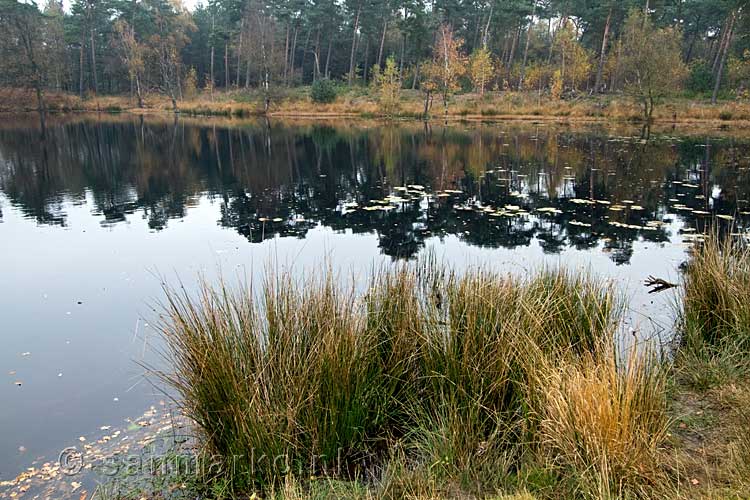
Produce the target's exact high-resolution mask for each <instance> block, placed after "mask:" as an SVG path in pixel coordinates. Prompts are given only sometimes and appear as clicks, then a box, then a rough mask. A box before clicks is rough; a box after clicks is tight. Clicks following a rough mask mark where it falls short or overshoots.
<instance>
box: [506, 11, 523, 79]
mask: <svg viewBox="0 0 750 500" xmlns="http://www.w3.org/2000/svg"><path fill="white" fill-rule="evenodd" d="M520 36H521V26H520V25H519V26H518V28H517V29H516V33H515V34H514V35H513V42H512V44H511V46H510V54H509V55H508V66H507V67H506V68H505V80H506V81H507V82H508V87H509V88H510V72H511V69H512V67H513V60H514V59H515V57H516V45H517V44H518V37H520Z"/></svg>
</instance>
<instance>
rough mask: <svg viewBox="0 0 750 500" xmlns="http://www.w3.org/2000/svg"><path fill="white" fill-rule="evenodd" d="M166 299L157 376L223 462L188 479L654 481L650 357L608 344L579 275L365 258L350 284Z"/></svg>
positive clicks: (622, 488)
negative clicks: (365, 265) (455, 268)
mask: <svg viewBox="0 0 750 500" xmlns="http://www.w3.org/2000/svg"><path fill="white" fill-rule="evenodd" d="M167 297H168V301H167V306H166V316H165V322H164V323H163V333H164V335H165V338H166V340H167V344H168V345H169V352H168V357H169V359H170V361H171V362H172V365H173V366H174V367H175V372H174V373H171V374H165V375H164V377H165V380H166V381H167V382H168V383H169V384H170V385H172V386H173V387H176V388H177V389H178V390H179V392H180V393H181V395H182V397H183V402H184V410H185V412H186V413H187V415H188V416H189V417H190V418H191V419H193V420H194V421H195V422H196V424H197V426H198V429H199V430H200V439H199V441H200V442H201V443H202V444H203V446H204V449H203V452H204V453H206V454H208V455H210V456H214V455H218V456H221V457H224V458H225V459H226V460H227V462H226V463H225V464H224V466H225V467H224V471H225V473H224V474H216V475H213V476H210V477H205V478H203V480H204V482H203V483H202V485H203V486H205V487H209V486H208V485H212V486H211V487H212V488H213V490H214V491H215V490H216V488H217V486H216V484H217V483H218V484H220V485H221V486H220V487H219V489H221V490H222V491H226V492H231V494H234V495H237V496H238V497H240V498H241V497H242V495H243V494H249V492H262V493H264V494H270V495H274V494H279V492H286V493H284V495H287V496H288V495H289V494H290V493H289V492H290V491H292V492H296V493H295V494H298V495H303V494H305V495H306V494H310V493H311V492H314V491H315V490H316V489H319V488H324V489H325V488H328V487H336V488H344V489H346V490H347V491H348V492H349V494H351V495H353V496H376V497H385V498H404V497H415V498H440V497H446V498H447V497H453V496H455V495H467V496H477V497H484V496H492V495H498V494H500V493H502V492H509V493H516V492H531V493H533V494H534V495H538V496H541V497H569V496H585V497H589V498H602V497H608V498H609V497H611V498H615V497H622V496H628V497H630V496H633V497H644V496H652V495H656V494H658V492H661V491H662V489H663V488H664V485H665V481H664V478H663V477H662V476H663V470H662V457H661V456H660V455H661V450H662V449H663V447H664V446H665V444H666V431H667V420H668V418H667V414H666V404H667V402H666V399H665V386H666V383H667V378H666V371H665V369H664V367H663V365H662V364H661V363H658V362H656V361H657V360H656V358H655V357H654V356H653V355H652V353H650V352H648V351H647V350H645V349H643V348H642V349H635V350H627V351H618V350H617V349H616V347H615V339H616V336H617V331H618V324H619V318H620V314H621V313H622V302H621V301H620V300H619V298H618V296H617V294H616V293H615V291H614V290H613V289H612V287H611V286H610V285H608V284H605V283H601V282H598V281H597V280H595V279H592V278H588V277H580V276H573V275H571V274H568V273H565V272H562V271H547V272H542V273H540V274H537V275H534V276H530V277H527V278H524V279H518V278H512V277H509V276H505V275H499V274H495V273H492V272H489V271H486V270H475V271H472V272H469V273H466V274H462V275H457V274H454V273H452V272H450V271H448V270H445V269H442V268H440V267H436V266H434V265H427V264H420V265H416V266H403V267H399V268H398V269H395V270H386V271H383V272H380V273H378V274H377V275H376V277H375V278H374V279H373V280H372V282H371V283H370V284H369V287H368V289H367V292H365V293H363V294H357V293H354V291H353V290H350V289H348V288H343V287H341V286H339V285H336V284H335V283H334V281H333V280H332V279H330V278H317V279H310V280H307V281H294V280H292V279H291V278H289V277H286V276H281V277H273V278H269V279H268V281H267V282H266V283H265V285H264V287H263V289H262V292H261V293H254V292H253V291H252V290H246V289H243V290H240V291H239V292H232V291H229V290H228V289H226V288H223V287H222V288H218V289H217V288H213V287H210V286H204V288H203V292H202V294H201V296H200V298H191V297H189V296H186V295H184V294H183V293H181V292H177V291H168V294H167ZM250 450H252V451H250ZM227 471H231V472H227ZM311 478H313V479H311ZM360 490H361V491H360ZM357 491H359V493H357ZM303 496H304V495H303Z"/></svg>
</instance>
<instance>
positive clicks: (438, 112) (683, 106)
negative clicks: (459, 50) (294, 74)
mask: <svg viewBox="0 0 750 500" xmlns="http://www.w3.org/2000/svg"><path fill="white" fill-rule="evenodd" d="M35 99H36V98H35V96H34V95H32V93H30V92H27V91H23V90H17V89H0V103H1V104H0V112H18V111H35V110H36V107H37V105H36V100H35ZM46 100H47V107H48V109H49V110H50V111H51V112H53V113H65V112H76V111H88V112H111V113H114V112H124V111H127V112H133V113H155V112H171V109H172V107H171V102H170V101H169V100H168V99H166V98H165V97H163V96H161V95H157V94H151V95H149V96H147V97H146V99H145V107H144V108H138V107H137V106H136V102H135V101H134V100H133V99H132V98H130V97H128V96H87V97H86V98H85V99H81V98H79V97H78V96H76V95H71V94H64V93H49V94H48V95H47V97H46ZM263 102H264V97H263V95H261V94H260V93H259V92H258V91H256V90H249V91H231V92H221V93H220V92H216V93H215V94H214V95H213V96H211V95H208V94H198V95H195V96H192V97H189V98H185V99H183V100H180V101H179V103H178V107H179V110H180V111H181V112H182V113H184V114H188V115H195V116H227V117H249V116H256V115H262V114H263ZM423 113H424V95H423V94H422V93H421V92H419V91H410V90H404V91H403V92H402V96H401V100H400V103H399V106H398V107H397V109H396V110H395V111H394V113H393V114H392V116H391V117H394V118H401V119H421V118H422V117H423ZM269 115H270V116H286V117H299V118H305V117H308V118H325V117H365V118H374V117H383V116H385V115H384V113H383V111H382V106H381V105H380V103H379V102H378V100H377V98H376V97H374V96H373V95H371V94H370V92H369V91H368V90H367V89H365V88H359V87H356V88H353V89H341V90H340V92H339V95H338V96H337V97H336V99H335V100H334V101H333V102H331V103H326V104H323V103H314V102H313V101H312V100H311V98H310V92H309V88H304V87H303V88H294V89H277V90H276V91H275V92H274V93H273V95H272V97H271V107H270V111H269ZM430 116H431V118H433V119H438V120H442V119H444V118H445V116H444V114H443V110H442V106H441V105H438V104H437V103H436V104H435V105H434V107H433V108H432V109H431V111H430ZM447 118H448V119H451V120H501V119H516V120H555V121H566V122H599V121H607V122H612V121H614V122H623V123H629V122H633V123H635V122H640V121H641V120H642V109H641V106H640V105H639V104H638V103H635V102H634V101H632V100H631V99H629V98H628V97H626V96H621V95H611V96H610V95H607V96H591V97H589V96H581V97H578V98H573V99H566V100H558V99H552V98H550V97H549V96H546V95H543V96H539V95H537V94H536V93H524V92H488V93H486V94H485V95H484V96H480V95H477V94H460V95H456V96H454V97H453V98H452V100H451V104H450V106H449V114H448V117H447ZM654 121H655V122H656V123H662V124H667V123H716V124H725V123H730V122H731V123H734V124H750V102H747V101H740V100H732V101H720V102H719V103H718V104H716V105H712V104H711V103H710V101H709V100H708V99H707V98H703V97H700V96H698V97H695V96H693V97H675V98H671V99H668V100H666V101H665V102H663V103H661V104H660V105H658V106H657V107H656V110H655V112H654Z"/></svg>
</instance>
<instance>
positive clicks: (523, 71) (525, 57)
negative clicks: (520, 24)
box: [518, 0, 536, 90]
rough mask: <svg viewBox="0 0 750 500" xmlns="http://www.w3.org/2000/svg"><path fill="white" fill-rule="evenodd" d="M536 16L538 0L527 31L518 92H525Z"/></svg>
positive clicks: (532, 10)
mask: <svg viewBox="0 0 750 500" xmlns="http://www.w3.org/2000/svg"><path fill="white" fill-rule="evenodd" d="M535 15H536V0H534V6H533V7H532V9H531V20H530V21H529V27H528V28H527V29H526V47H524V49H523V61H522V62H521V76H520V78H519V79H518V90H523V80H524V78H526V61H527V60H528V58H529V45H530V44H531V28H533V27H534V25H533V23H534V16H535Z"/></svg>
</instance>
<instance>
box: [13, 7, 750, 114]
mask: <svg viewBox="0 0 750 500" xmlns="http://www.w3.org/2000/svg"><path fill="white" fill-rule="evenodd" d="M748 3H749V2H748V1H747V0H602V1H597V2H592V1H587V0H434V1H427V0H407V1H401V2H395V1H391V0H341V1H339V0H266V1H260V0H209V2H208V3H207V4H200V5H198V6H197V7H196V8H195V9H194V10H193V11H189V10H188V9H186V8H185V6H183V5H182V4H181V3H180V2H179V0H73V2H72V4H71V5H70V8H69V10H64V9H63V6H62V4H61V3H60V2H58V1H57V0H47V3H46V4H45V5H40V6H38V5H36V4H34V3H33V2H31V3H21V2H18V1H17V0H0V85H2V86H5V87H30V88H34V89H35V90H36V92H37V96H38V99H39V105H40V108H43V105H44V100H43V97H44V91H45V90H48V89H52V90H56V91H64V92H70V93H77V94H80V96H81V97H82V98H85V97H86V96H89V95H92V94H125V93H129V94H130V95H132V96H133V97H134V99H137V100H138V102H139V104H141V105H142V102H143V96H144V95H145V94H146V93H147V92H159V93H162V94H164V95H167V96H168V97H169V98H170V99H171V100H172V103H173V105H174V106H175V107H176V103H177V101H178V100H180V99H184V98H191V97H193V96H194V95H195V94H196V93H198V92H200V91H204V92H207V93H210V94H212V93H213V92H214V90H215V89H247V88H260V89H262V90H264V91H265V92H266V102H267V103H268V100H269V99H270V95H271V93H272V91H273V89H278V88H282V87H293V86H298V85H308V84H311V83H315V82H317V81H321V80H338V81H340V82H341V83H342V84H345V85H349V86H353V85H358V84H369V83H371V82H373V81H375V82H378V83H379V84H380V87H384V88H385V91H386V94H388V93H390V97H391V99H393V98H394V96H393V94H394V92H396V91H397V90H398V89H400V88H412V89H422V90H424V91H425V93H426V94H427V96H428V98H427V99H426V100H425V106H426V108H427V106H428V105H429V103H431V98H432V97H431V96H432V94H435V95H441V96H442V97H443V101H444V102H446V104H447V98H448V96H449V95H450V94H451V93H453V92H459V91H467V92H470V91H475V92H478V93H484V92H486V91H503V90H534V91H537V92H539V93H540V94H541V93H548V94H550V95H552V96H555V97H565V96H568V95H575V94H581V93H594V92H612V91H622V90H626V91H632V92H634V93H636V94H637V95H638V96H639V97H640V98H641V99H642V100H643V103H644V112H645V113H646V114H648V113H649V110H648V107H649V105H651V106H653V100H654V99H655V98H658V96H659V95H662V94H664V93H667V92H673V91H675V90H678V89H680V88H681V87H682V86H683V85H684V87H685V88H687V89H688V90H690V91H693V92H696V93H706V94H713V98H714V100H715V99H716V98H717V96H718V95H719V94H720V93H721V92H722V91H724V92H731V93H732V94H734V95H739V96H742V95H746V94H747V92H748V90H747V89H748V86H749V84H750V39H749V38H748V36H747V34H748V33H750V26H748V24H749V23H748V16H747V15H745V12H746V10H747V4H748ZM387 61H390V64H387ZM389 66H390V67H389ZM384 74H385V75H386V76H385V77H384ZM389 86H390V87H391V88H390V90H389ZM394 86H395V87H397V89H395V90H394V89H393V88H392V87H394ZM386 97H388V96H387V95H386ZM396 97H397V96H396ZM386 100H387V99H386ZM649 103H650V104H649Z"/></svg>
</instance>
